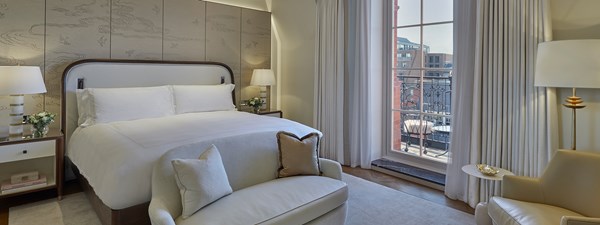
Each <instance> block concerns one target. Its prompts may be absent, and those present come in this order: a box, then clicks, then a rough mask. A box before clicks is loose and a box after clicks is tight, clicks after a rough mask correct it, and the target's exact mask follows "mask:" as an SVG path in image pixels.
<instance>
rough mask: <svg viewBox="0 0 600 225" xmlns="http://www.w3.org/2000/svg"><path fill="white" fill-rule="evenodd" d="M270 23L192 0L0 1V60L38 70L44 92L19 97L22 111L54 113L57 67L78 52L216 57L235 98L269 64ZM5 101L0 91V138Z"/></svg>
mask: <svg viewBox="0 0 600 225" xmlns="http://www.w3.org/2000/svg"><path fill="white" fill-rule="evenodd" d="M163 7H164V12H163ZM270 24H271V21H270V13H268V12H261V11H256V10H250V9H242V8H239V7H234V6H227V5H222V4H217V3H210V2H204V1H198V0H194V1H191V0H46V1H44V0H0V65H3V66H4V65H18V64H21V65H37V66H40V68H41V69H42V71H43V73H44V76H45V82H46V87H47V89H48V93H47V94H45V95H27V96H26V100H25V101H26V102H25V104H26V109H25V113H27V114H30V113H35V112H39V111H42V110H47V111H51V112H55V113H60V98H61V92H62V90H61V78H62V73H63V70H64V68H65V67H66V66H67V65H68V64H70V63H72V62H74V61H76V60H79V59H85V58H113V59H119V58H126V59H165V60H208V61H217V62H223V63H225V64H227V65H229V66H230V67H231V68H232V70H233V72H234V79H235V82H236V86H237V88H236V99H237V100H238V103H239V102H240V100H241V99H246V98H248V97H249V96H254V95H255V93H258V92H257V90H258V89H256V88H254V89H252V88H250V89H248V91H244V96H243V98H241V97H242V94H241V93H242V92H241V90H246V89H244V87H245V86H247V85H248V84H249V82H250V78H251V76H252V69H254V68H269V67H270V66H269V63H270V51H271V50H270V47H271V46H270ZM163 28H164V29H163ZM242 74H244V75H243V76H242ZM0 82H1V81H0ZM240 87H241V88H240ZM8 103H9V98H8V97H2V96H0V136H2V135H3V133H7V132H8V126H7V124H8V111H9V107H8ZM5 124H6V126H5ZM59 124H60V123H59V122H58V121H57V122H56V123H54V124H53V126H55V127H56V126H58V125H59Z"/></svg>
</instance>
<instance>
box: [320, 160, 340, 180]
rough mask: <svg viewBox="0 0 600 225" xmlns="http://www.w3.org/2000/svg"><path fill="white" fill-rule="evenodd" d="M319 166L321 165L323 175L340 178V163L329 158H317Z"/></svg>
mask: <svg viewBox="0 0 600 225" xmlns="http://www.w3.org/2000/svg"><path fill="white" fill-rule="evenodd" d="M319 166H321V172H323V176H326V177H331V178H333V179H336V180H342V166H341V165H340V163H338V162H336V161H333V160H330V159H324V158H319Z"/></svg>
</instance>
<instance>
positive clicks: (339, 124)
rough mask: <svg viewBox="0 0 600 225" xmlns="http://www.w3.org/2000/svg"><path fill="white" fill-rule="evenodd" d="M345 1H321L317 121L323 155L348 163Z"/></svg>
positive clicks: (317, 66) (317, 40)
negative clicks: (345, 92)
mask: <svg viewBox="0 0 600 225" xmlns="http://www.w3.org/2000/svg"><path fill="white" fill-rule="evenodd" d="M343 3H344V2H343V1H342V0H317V6H316V7H317V27H316V49H315V52H316V56H315V65H316V71H315V75H316V79H315V81H316V84H315V115H314V118H315V121H314V124H315V126H316V128H317V129H319V130H320V131H321V132H323V139H322V140H321V149H320V150H321V152H320V154H321V155H320V156H321V157H324V158H328V159H332V160H336V161H338V162H340V163H342V164H344V152H343V150H344V118H345V117H344V74H345V73H344V57H345V53H344V43H345V42H344V39H345V38H344V4H343Z"/></svg>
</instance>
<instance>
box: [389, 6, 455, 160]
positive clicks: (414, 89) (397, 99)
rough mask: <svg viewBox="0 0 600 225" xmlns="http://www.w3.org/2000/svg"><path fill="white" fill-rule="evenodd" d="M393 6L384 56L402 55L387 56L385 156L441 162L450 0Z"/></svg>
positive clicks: (447, 106)
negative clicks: (388, 51)
mask: <svg viewBox="0 0 600 225" xmlns="http://www.w3.org/2000/svg"><path fill="white" fill-rule="evenodd" d="M393 4H394V5H392V6H391V7H393V9H394V10H393V14H392V15H393V27H392V28H391V34H392V35H393V36H392V48H393V49H392V52H393V54H390V56H397V55H406V56H407V57H403V58H398V57H391V60H392V63H391V65H392V68H391V71H392V78H391V82H392V84H391V85H392V88H391V89H390V90H391V93H388V94H389V95H390V97H389V98H388V99H390V101H391V103H389V104H391V107H389V108H390V110H391V112H390V114H389V115H390V117H389V118H388V119H389V123H390V124H391V125H390V126H389V127H390V130H389V132H388V135H389V137H390V138H389V140H390V142H391V143H390V148H389V149H388V154H387V155H392V156H393V157H394V158H403V159H406V160H414V161H428V160H431V161H432V162H437V163H442V165H443V163H446V161H447V150H448V145H449V141H450V126H452V121H451V119H450V110H451V108H452V106H451V102H450V99H451V95H452V73H451V71H452V64H453V63H452V61H453V57H452V50H453V41H452V37H453V24H452V23H453V1H452V0H394V1H393ZM410 56H412V57H410ZM424 159H426V160H424Z"/></svg>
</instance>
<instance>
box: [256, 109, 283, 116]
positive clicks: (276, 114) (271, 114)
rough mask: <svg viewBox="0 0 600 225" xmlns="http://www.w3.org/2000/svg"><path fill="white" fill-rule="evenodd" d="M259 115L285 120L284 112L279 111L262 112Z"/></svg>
mask: <svg viewBox="0 0 600 225" xmlns="http://www.w3.org/2000/svg"><path fill="white" fill-rule="evenodd" d="M258 115H263V116H272V117H279V118H283V112H281V110H277V111H261V112H258Z"/></svg>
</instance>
